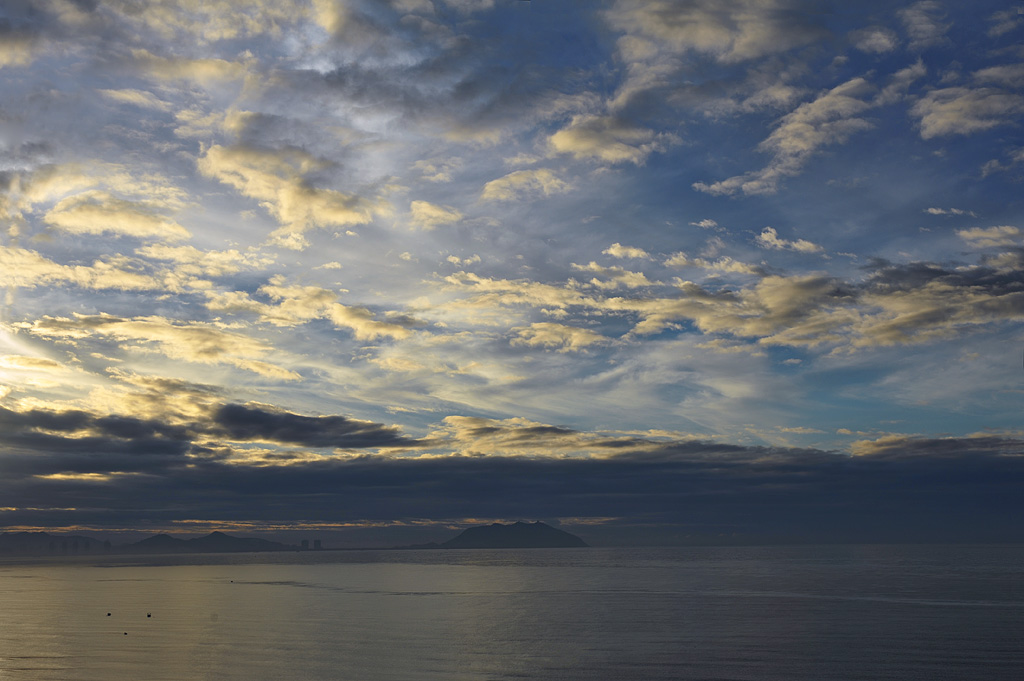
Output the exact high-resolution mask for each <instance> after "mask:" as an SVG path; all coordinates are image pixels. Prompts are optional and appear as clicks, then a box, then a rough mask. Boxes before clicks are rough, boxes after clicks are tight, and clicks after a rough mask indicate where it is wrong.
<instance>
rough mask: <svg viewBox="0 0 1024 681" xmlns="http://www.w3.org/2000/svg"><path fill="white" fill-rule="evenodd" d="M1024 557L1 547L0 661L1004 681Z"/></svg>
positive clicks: (114, 676)
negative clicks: (39, 555) (69, 557)
mask: <svg viewBox="0 0 1024 681" xmlns="http://www.w3.org/2000/svg"><path fill="white" fill-rule="evenodd" d="M1022 559H1024V547H1019V546H1010V547H1008V546H880V545H874V546H872V545H862V546H810V547H730V548H685V549H683V548H672V549H635V548H634V549H578V550H577V549H554V550H546V549H542V550H466V551H352V552H316V553H314V552H309V553H287V554H238V555H228V554H218V555H203V556H187V557H183V556H177V557H170V558H169V559H167V560H164V558H163V557H142V558H139V557H130V558H128V557H120V558H116V557H111V558H109V559H104V560H102V561H100V560H97V559H95V558H93V559H91V560H90V562H85V561H82V560H79V561H77V562H76V563H74V564H72V565H68V564H54V563H50V564H44V565H24V564H18V563H7V564H5V565H3V566H2V567H0V602H2V604H3V612H4V615H3V620H2V623H0V678H3V679H18V680H25V681H35V680H39V681H43V680H46V681H52V680H63V679H68V680H75V681H79V680H81V681H85V680H92V679H95V680H97V681H100V680H102V681H118V680H121V679H124V680H128V679H131V680H133V681H137V680H153V681H155V680H160V679H167V680H175V681H180V680H181V679H352V680H356V679H359V680H372V679H410V680H413V679H453V680H458V679H495V680H497V679H609V680H610V679H616V680H618V679H736V680H749V681H760V680H768V679H772V680H774V679H778V680H786V681H798V680H802V679H807V680H811V679H813V680H815V681H818V680H821V679H835V680H851V681H852V680H854V679H858V680H859V679H901V680H907V679H911V680H912V679H929V680H930V679H986V680H992V679H1015V678H1019V676H1018V675H1019V672H1020V666H1021V662H1020V661H1021V659H1022V657H1024V655H1022V653H1024V645H1022V644H1021V641H1022V639H1024V636H1022V635H1024V589H1022V588H1021V585H1022V584H1024V581H1022V573H1024V567H1022V566H1024V560H1022ZM108 612H109V613H110V615H109V616H108V615H107V613H108ZM147 613H151V614H152V616H151V617H147Z"/></svg>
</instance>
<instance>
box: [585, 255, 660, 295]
mask: <svg viewBox="0 0 1024 681" xmlns="http://www.w3.org/2000/svg"><path fill="white" fill-rule="evenodd" d="M572 268H573V269H574V270H579V271H581V272H594V273H596V274H599V275H601V276H603V277H607V278H608V281H601V280H600V279H597V278H594V279H591V280H590V285H591V286H596V287H597V288H602V289H613V288H618V287H619V286H625V287H626V288H640V287H641V286H651V281H650V280H649V279H647V276H646V275H645V274H644V273H643V272H630V271H629V270H626V269H624V268H622V267H602V266H601V265H598V264H597V263H596V262H593V261H591V262H590V263H589V264H587V265H577V264H576V263H573V264H572Z"/></svg>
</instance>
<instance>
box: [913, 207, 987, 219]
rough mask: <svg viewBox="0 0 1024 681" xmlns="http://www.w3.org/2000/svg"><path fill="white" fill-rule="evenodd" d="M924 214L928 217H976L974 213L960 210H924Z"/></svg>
mask: <svg viewBox="0 0 1024 681" xmlns="http://www.w3.org/2000/svg"><path fill="white" fill-rule="evenodd" d="M924 212H925V213H928V214H929V215H970V216H971V217H973V218H976V217H978V216H977V215H975V213H974V211H970V210H964V209H962V208H934V207H933V208H925V209H924Z"/></svg>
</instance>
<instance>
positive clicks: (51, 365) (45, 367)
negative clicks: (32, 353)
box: [0, 355, 64, 371]
mask: <svg viewBox="0 0 1024 681" xmlns="http://www.w3.org/2000/svg"><path fill="white" fill-rule="evenodd" d="M63 366H64V365H62V364H61V363H60V362H55V361H54V360H52V359H48V358H46V357H26V356H24V355H0V368H2V369H21V370H25V371H53V370H55V369H62V368H63Z"/></svg>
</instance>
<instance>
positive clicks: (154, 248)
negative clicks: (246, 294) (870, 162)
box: [135, 244, 273, 277]
mask: <svg viewBox="0 0 1024 681" xmlns="http://www.w3.org/2000/svg"><path fill="white" fill-rule="evenodd" d="M135 253H136V254H138V255H140V256H142V257H144V258H151V259H153V260H166V261H169V262H172V263H174V271H173V274H174V275H176V276H177V275H186V276H189V277H221V276H224V275H228V274H235V273H237V272H240V271H242V270H243V269H246V268H253V267H266V266H268V265H270V264H271V263H272V262H273V259H272V258H270V257H268V256H265V255H258V254H257V253H256V252H253V251H250V252H247V253H241V252H240V251H238V250H235V249H233V248H232V249H228V250H226V251H203V250H200V249H198V248H196V247H195V246H168V245H166V244H150V245H148V246H143V247H141V248H137V249H135Z"/></svg>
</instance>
